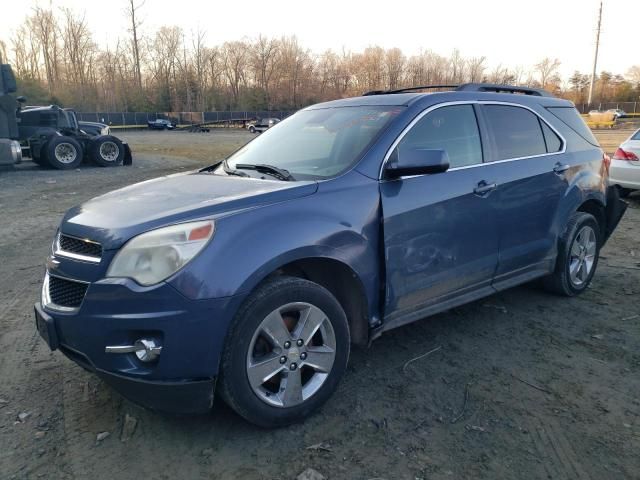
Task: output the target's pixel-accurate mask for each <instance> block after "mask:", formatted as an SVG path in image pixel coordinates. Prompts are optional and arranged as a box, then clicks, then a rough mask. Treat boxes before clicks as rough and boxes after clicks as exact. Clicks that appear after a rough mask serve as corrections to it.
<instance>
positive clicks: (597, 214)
mask: <svg viewBox="0 0 640 480" xmlns="http://www.w3.org/2000/svg"><path fill="white" fill-rule="evenodd" d="M576 212H584V213H589V214H591V215H593V216H594V218H595V219H596V222H598V226H599V227H600V236H601V238H602V239H604V237H605V235H606V232H607V214H606V207H605V205H604V203H602V202H601V201H600V200H599V199H596V198H589V199H588V200H585V201H584V202H582V203H581V204H580V205H579V206H578V208H577V209H576Z"/></svg>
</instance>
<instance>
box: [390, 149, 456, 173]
mask: <svg viewBox="0 0 640 480" xmlns="http://www.w3.org/2000/svg"><path fill="white" fill-rule="evenodd" d="M448 169H449V156H448V155H447V152H446V151H444V150H435V149H425V148H414V147H409V148H405V149H398V148H396V149H395V150H394V152H393V153H392V154H391V157H389V161H388V162H387V164H386V166H385V169H384V173H385V177H386V178H399V177H404V176H406V175H427V174H430V173H442V172H446V171H447V170H448Z"/></svg>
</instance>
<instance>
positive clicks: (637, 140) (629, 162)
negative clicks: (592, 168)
mask: <svg viewBox="0 0 640 480" xmlns="http://www.w3.org/2000/svg"><path fill="white" fill-rule="evenodd" d="M609 184H610V185H618V186H619V187H620V196H621V197H626V196H628V195H629V194H630V193H631V192H632V191H634V190H640V129H638V130H636V131H635V133H634V134H633V135H631V136H630V137H629V138H627V139H626V140H625V141H624V142H622V144H621V145H620V147H618V149H617V150H616V153H614V154H613V158H612V159H611V167H610V169H609Z"/></svg>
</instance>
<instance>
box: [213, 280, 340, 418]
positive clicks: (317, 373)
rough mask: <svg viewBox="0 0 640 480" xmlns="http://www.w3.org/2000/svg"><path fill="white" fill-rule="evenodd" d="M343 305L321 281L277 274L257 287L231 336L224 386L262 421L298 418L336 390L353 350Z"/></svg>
mask: <svg viewBox="0 0 640 480" xmlns="http://www.w3.org/2000/svg"><path fill="white" fill-rule="evenodd" d="M349 347H350V336H349V326H348V323H347V318H346V315H345V313H344V310H343V309H342V307H341V306H340V304H339V303H338V301H337V300H336V299H335V297H334V296H333V295H331V293H329V292H328V291H327V290H326V289H324V288H323V287H321V286H320V285H318V284H316V283H313V282H310V281H308V280H304V279H301V278H294V277H280V278H277V279H274V280H271V281H269V282H267V283H266V284H264V285H262V286H261V287H259V288H258V290H256V291H255V292H254V293H253V294H252V295H251V296H250V297H249V299H248V300H247V301H246V302H245V304H244V306H243V307H241V309H240V310H239V312H238V314H237V316H236V318H235V320H234V323H233V325H232V326H231V329H230V332H229V335H228V336H227V339H226V344H225V349H224V353H223V357H222V364H221V375H220V383H219V386H220V393H221V395H222V397H223V398H224V400H225V401H226V402H227V404H228V405H229V406H231V408H233V409H234V410H235V411H236V412H237V413H238V414H240V415H241V416H243V417H244V418H246V419H247V420H249V421H250V422H252V423H255V424H257V425H260V426H263V427H277V426H283V425H288V424H291V423H294V422H297V421H300V420H302V419H304V418H305V417H307V416H308V415H309V414H311V413H312V412H313V411H314V410H316V409H317V408H318V407H320V406H321V405H322V404H323V403H324V402H325V401H326V400H327V399H328V398H329V397H330V396H331V394H332V393H333V392H334V390H335V389H336V387H337V386H338V383H339V381H340V379H341V377H342V375H343V374H344V371H345V369H346V366H347V360H348V358H349Z"/></svg>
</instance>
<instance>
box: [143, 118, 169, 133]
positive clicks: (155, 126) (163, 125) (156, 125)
mask: <svg viewBox="0 0 640 480" xmlns="http://www.w3.org/2000/svg"><path fill="white" fill-rule="evenodd" d="M147 126H148V127H149V128H150V129H151V130H173V129H174V128H176V124H175V123H173V122H172V121H171V120H165V119H164V118H158V119H156V120H149V121H148V122H147Z"/></svg>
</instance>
